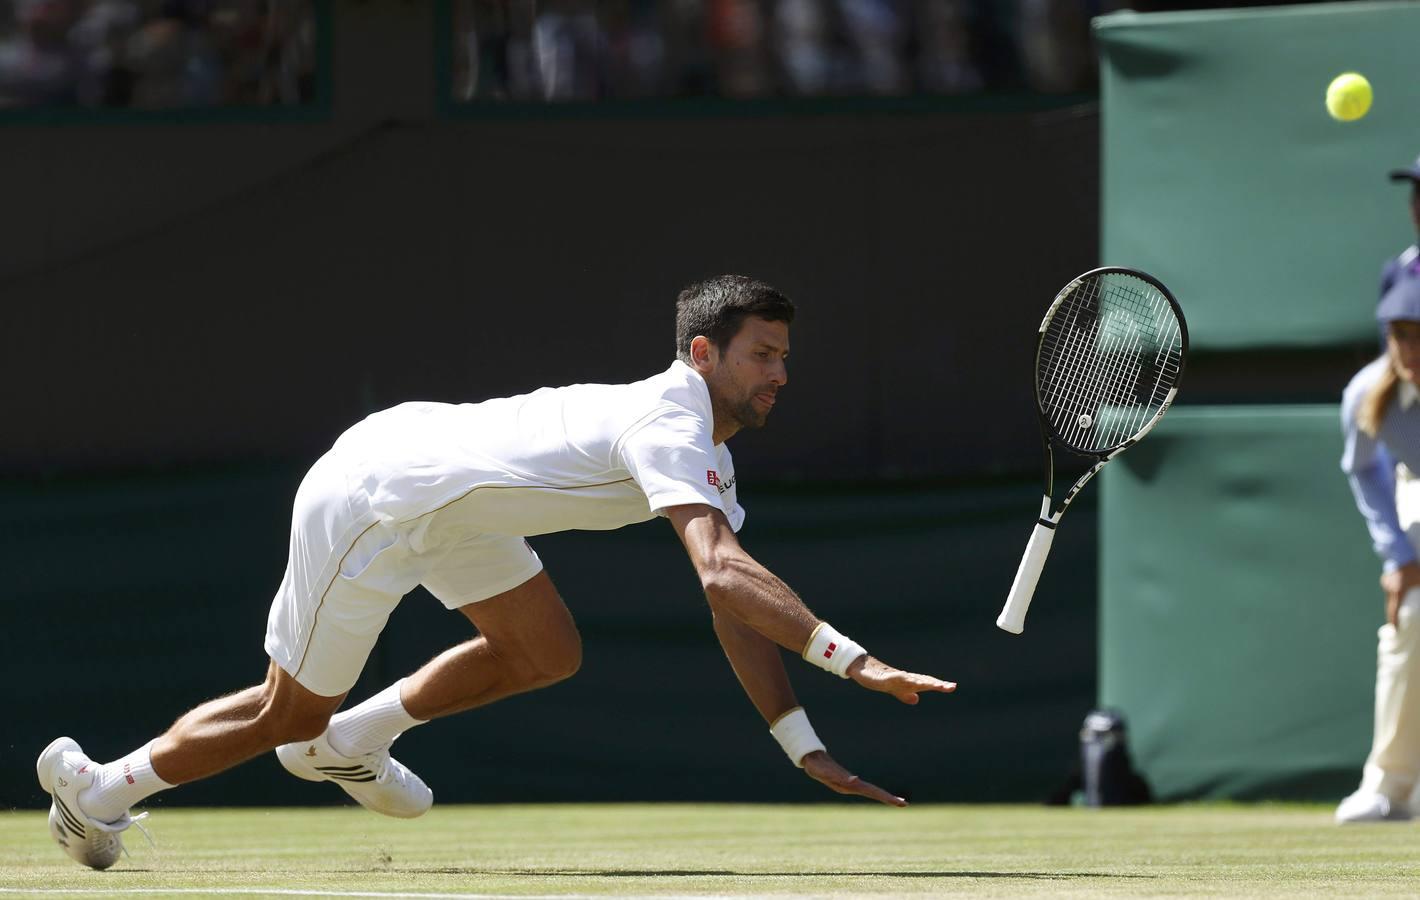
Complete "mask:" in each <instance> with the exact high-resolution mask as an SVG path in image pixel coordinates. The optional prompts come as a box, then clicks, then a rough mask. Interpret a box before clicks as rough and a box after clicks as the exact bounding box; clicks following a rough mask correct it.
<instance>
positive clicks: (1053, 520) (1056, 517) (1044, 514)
mask: <svg viewBox="0 0 1420 900" xmlns="http://www.w3.org/2000/svg"><path fill="white" fill-rule="evenodd" d="M1064 512H1065V510H1063V509H1061V510H1060V511H1058V512H1055V513H1051V511H1050V495H1049V494H1046V495H1045V496H1044V497H1042V498H1041V500H1040V519H1039V522H1040V524H1041V525H1044V526H1045V527H1046V528H1052V529H1053V528H1054V527H1055V526H1056V525H1058V524H1059V523H1060V516H1061V515H1062V514H1063V513H1064Z"/></svg>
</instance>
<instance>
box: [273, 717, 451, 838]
mask: <svg viewBox="0 0 1420 900" xmlns="http://www.w3.org/2000/svg"><path fill="white" fill-rule="evenodd" d="M329 735H330V732H326V733H325V734H322V735H321V736H320V737H318V738H316V739H315V740H313V741H296V742H294V743H290V744H282V745H281V746H280V747H277V748H276V758H277V759H279V760H281V765H282V766H284V767H285V768H286V771H287V772H290V773H291V774H292V775H295V776H296V777H297V778H304V779H306V780H307V781H333V782H335V783H336V784H338V785H340V789H341V790H343V791H345V793H347V794H349V795H350V796H352V797H354V798H355V799H356V801H358V802H359V804H360V805H361V806H363V807H365V808H366V809H372V810H374V811H375V812H377V813H383V814H385V815H387V816H396V817H398V818H401V819H412V818H414V817H415V816H422V815H424V813H426V812H428V811H429V807H431V806H433V805H434V792H433V791H431V790H429V786H428V785H426V784H425V783H424V780H423V779H421V778H420V777H419V776H418V775H415V774H414V773H413V772H411V771H409V769H407V768H405V767H404V766H403V765H401V764H400V762H399V760H397V759H395V758H393V757H392V756H390V749H389V745H388V744H386V745H385V746H384V747H381V748H380V749H379V750H376V751H374V752H373V753H366V754H364V755H362V756H342V755H340V754H339V753H336V752H335V750H334V749H332V748H331V746H330V740H329Z"/></svg>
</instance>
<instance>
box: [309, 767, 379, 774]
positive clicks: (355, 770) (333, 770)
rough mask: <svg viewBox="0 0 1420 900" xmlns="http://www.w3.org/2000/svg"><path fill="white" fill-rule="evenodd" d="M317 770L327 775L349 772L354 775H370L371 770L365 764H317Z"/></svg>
mask: <svg viewBox="0 0 1420 900" xmlns="http://www.w3.org/2000/svg"><path fill="white" fill-rule="evenodd" d="M315 769H316V771H317V772H324V773H326V774H327V775H330V774H339V773H347V774H353V775H368V774H370V770H369V769H368V768H367V767H365V766H316V767H315Z"/></svg>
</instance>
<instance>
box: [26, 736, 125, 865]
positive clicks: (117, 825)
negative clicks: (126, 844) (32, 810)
mask: <svg viewBox="0 0 1420 900" xmlns="http://www.w3.org/2000/svg"><path fill="white" fill-rule="evenodd" d="M96 768H98V767H97V766H95V765H94V761H93V760H91V759H89V757H87V756H85V755H84V751H83V750H80V749H79V744H78V743H77V742H76V741H75V740H74V739H73V738H67V737H62V738H58V739H56V740H55V741H53V742H52V743H50V745H49V746H48V747H45V748H44V752H43V753H41V754H40V755H39V760H38V761H37V762H36V763H35V774H36V775H38V776H39V786H40V787H42V788H44V790H45V792H46V793H48V794H49V795H50V796H51V797H53V798H54V802H52V803H50V805H49V835H50V837H52V838H54V840H55V842H56V843H58V844H59V846H61V847H63V848H64V852H65V853H68V854H69V855H70V856H71V857H73V859H74V860H75V861H76V862H81V863H83V864H84V865H86V866H89V867H90V868H94V869H107V868H108V867H109V866H111V865H113V864H114V863H116V862H118V858H119V857H120V856H121V855H123V839H122V838H121V837H119V835H120V834H121V833H122V832H124V831H126V830H127V829H128V826H130V825H132V824H133V818H132V817H131V816H129V815H128V813H124V814H123V818H121V819H119V820H118V821H116V822H100V821H98V820H97V819H91V818H89V816H87V815H85V814H84V811H83V810H82V809H80V808H79V792H80V791H82V790H83V789H84V788H86V787H88V786H89V785H91V784H93V783H94V770H95V769H96Z"/></svg>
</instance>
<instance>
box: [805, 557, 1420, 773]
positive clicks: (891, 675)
mask: <svg viewBox="0 0 1420 900" xmlns="http://www.w3.org/2000/svg"><path fill="white" fill-rule="evenodd" d="M1417 569H1420V567H1417ZM1416 575H1417V578H1418V579H1420V571H1417V572H1416ZM848 677H849V678H851V679H853V680H854V681H856V682H858V683H859V684H861V685H862V686H863V687H865V688H867V689H868V690H870V691H881V692H883V693H884V694H892V695H893V696H894V697H896V698H897V699H899V700H901V701H902V702H903V703H906V704H908V705H909V706H911V705H913V704H915V703H916V702H917V701H918V700H919V699H920V698H919V697H918V696H917V695H918V693H920V692H922V691H934V692H936V693H939V694H950V693H951V692H952V691H954V690H956V689H957V686H956V682H954V681H943V680H942V679H940V678H933V677H932V676H931V675H918V674H916V673H915V672H904V671H902V670H901V669H894V668H893V667H892V666H890V665H888V664H887V663H884V662H881V661H879V660H877V659H875V658H874V657H872V656H869V655H867V654H864V655H862V656H860V657H858V658H857V659H855V660H854V661H853V665H851V666H849V667H848ZM820 780H822V779H820Z"/></svg>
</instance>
